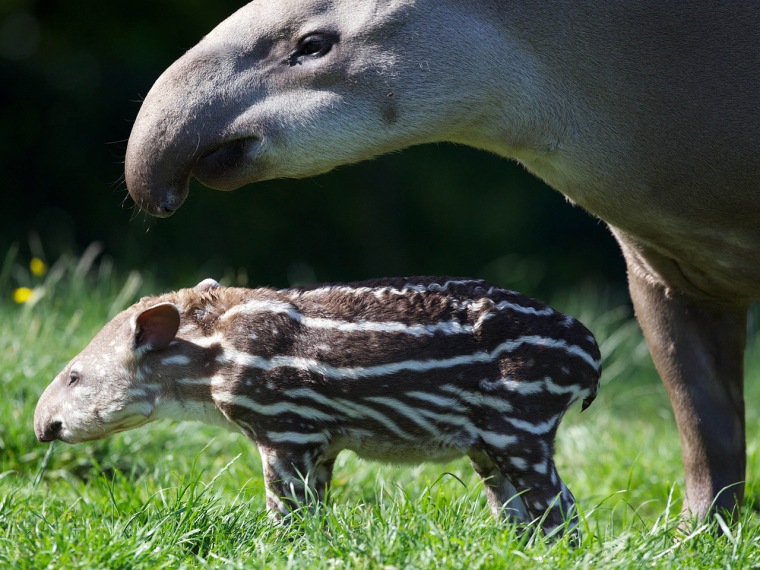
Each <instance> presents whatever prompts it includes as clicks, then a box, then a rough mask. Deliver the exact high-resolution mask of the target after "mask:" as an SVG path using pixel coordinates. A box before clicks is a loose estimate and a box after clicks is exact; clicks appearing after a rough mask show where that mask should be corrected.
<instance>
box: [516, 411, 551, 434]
mask: <svg viewBox="0 0 760 570" xmlns="http://www.w3.org/2000/svg"><path fill="white" fill-rule="evenodd" d="M505 419H506V420H507V421H508V422H509V423H510V424H512V425H513V426H515V427H516V428H517V429H519V430H522V431H527V432H529V433H533V434H536V435H543V434H545V433H548V432H549V431H550V430H551V429H552V428H553V427H554V426H555V425H556V424H557V417H556V416H555V417H553V418H551V419H549V420H547V421H545V422H542V423H540V424H532V423H530V422H526V421H525V420H516V419H513V418H505Z"/></svg>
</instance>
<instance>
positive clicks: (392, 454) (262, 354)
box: [34, 277, 601, 530]
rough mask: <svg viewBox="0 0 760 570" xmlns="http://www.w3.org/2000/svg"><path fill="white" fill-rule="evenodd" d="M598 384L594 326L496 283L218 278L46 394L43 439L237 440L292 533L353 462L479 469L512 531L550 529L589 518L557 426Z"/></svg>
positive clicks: (120, 335) (132, 319)
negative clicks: (260, 284) (148, 428)
mask: <svg viewBox="0 0 760 570" xmlns="http://www.w3.org/2000/svg"><path fill="white" fill-rule="evenodd" d="M600 369H601V364H600V355H599V349H598V347H597V344H596V342H595V340H594V337H593V335H592V334H591V333H590V332H589V331H588V330H587V329H586V328H585V327H584V326H583V325H582V324H581V323H579V322H578V321H576V320H575V319H573V318H571V317H568V316H565V315H563V314H561V313H558V312H556V311H555V310H553V309H551V308H549V307H546V306H544V305H542V304H541V303H539V302H537V301H534V300H532V299H528V298H526V297H524V296H523V295H520V294H518V293H515V292H512V291H507V290H505V289H501V288H499V287H496V286H494V285H491V284H489V283H486V282H484V281H477V280H463V279H451V278H431V277H420V278H416V277H415V278H408V279H382V280H373V281H365V282H360V283H347V284H331V285H320V286H313V287H299V288H293V289H284V290H274V289H269V288H262V289H243V288H227V287H220V286H218V284H217V283H216V282H214V281H213V280H210V279H207V280H205V281H203V282H201V283H199V284H198V285H197V286H196V287H195V288H193V289H183V290H180V291H177V292H174V293H167V294H165V295H162V296H159V297H147V298H143V299H142V300H140V302H138V303H137V304H135V305H134V306H132V307H130V308H129V309H127V310H125V311H123V312H121V313H120V314H118V315H117V316H116V317H115V318H114V319H113V320H112V321H111V322H110V323H108V324H107V325H106V326H105V327H104V328H103V330H102V331H100V333H98V335H97V336H96V337H95V338H94V339H93V340H92V342H91V343H90V344H89V345H88V346H87V348H85V349H84V351H82V352H81V353H80V354H79V355H78V356H76V357H75V358H74V359H73V360H72V361H71V363H70V364H69V365H68V366H67V367H66V368H65V369H64V370H63V372H61V373H60V374H59V375H58V376H57V377H56V378H55V380H53V382H52V383H51V384H50V386H48V388H47V389H46V390H45V392H44V394H43V395H42V397H41V398H40V401H39V403H38V404H37V409H36V411H35V417H34V427H35V432H36V435H37V438H38V439H39V440H40V441H52V440H55V439H60V440H62V441H65V442H69V443H75V442H80V441H86V440H92V439H97V438H102V437H104V436H106V435H108V434H111V433H115V432H119V431H123V430H126V429H130V428H134V427H136V426H139V425H142V424H145V423H147V422H149V421H152V420H155V419H158V418H165V417H169V418H175V419H180V420H186V419H194V420H200V421H204V422H209V423H220V424H226V425H228V426H230V427H237V428H239V429H240V430H242V431H243V433H245V434H246V435H247V436H248V437H249V438H250V439H251V440H252V441H253V442H254V443H255V444H256V446H257V447H258V449H259V452H260V453H261V457H262V461H263V464H264V479H265V482H266V491H267V507H268V508H269V509H270V510H271V511H272V512H273V513H274V514H275V516H276V517H281V516H282V515H287V513H289V511H290V510H291V509H292V508H294V507H296V506H297V505H299V504H301V503H303V502H304V500H305V498H306V497H307V496H309V495H310V496H313V497H316V498H318V499H319V500H321V499H323V498H324V495H325V489H326V486H327V485H328V484H329V482H330V478H331V475H332V469H333V463H334V462H335V458H336V456H337V455H338V453H339V452H340V451H341V450H343V449H351V450H353V451H355V452H356V453H357V454H358V455H360V456H362V457H365V458H371V459H377V460H381V461H388V462H393V463H418V462H422V461H448V460H451V459H453V458H456V457H460V456H462V455H467V456H469V458H470V459H471V461H472V465H473V467H474V468H475V470H476V471H477V473H478V474H479V475H480V476H481V477H482V478H483V481H484V483H485V488H486V493H487V496H488V503H489V505H490V507H491V510H492V511H493V513H494V514H495V515H496V516H507V517H513V518H515V519H517V520H521V521H529V520H532V519H537V518H540V517H545V518H544V529H545V530H551V529H554V528H556V527H558V526H560V525H562V524H563V523H564V522H565V520H566V519H567V518H568V517H571V516H572V513H573V511H574V499H573V496H572V494H571V493H570V491H569V490H568V489H567V487H565V485H564V484H563V482H562V481H561V479H560V477H559V475H558V474H557V471H556V469H555V467H554V461H553V446H554V438H555V434H556V431H557V427H558V425H559V422H560V420H561V418H562V416H563V414H564V413H565V411H566V410H567V409H568V407H569V406H570V405H571V404H573V403H574V402H576V401H578V400H580V399H583V408H584V409H585V407H586V406H588V405H589V404H590V403H591V401H592V400H593V399H594V396H595V395H596V392H597V388H598V385H599V375H600ZM305 486H308V487H309V488H310V489H309V490H308V492H307V489H306V488H305Z"/></svg>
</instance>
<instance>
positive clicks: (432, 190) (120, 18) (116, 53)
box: [0, 0, 624, 295]
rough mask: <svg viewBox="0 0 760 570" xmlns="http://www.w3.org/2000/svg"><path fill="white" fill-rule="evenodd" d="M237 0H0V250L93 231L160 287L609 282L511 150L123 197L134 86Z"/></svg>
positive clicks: (594, 241)
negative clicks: (158, 215)
mask: <svg viewBox="0 0 760 570" xmlns="http://www.w3.org/2000/svg"><path fill="white" fill-rule="evenodd" d="M243 4H244V2H233V1H231V0H221V1H217V2H200V1H198V0H182V1H180V0H163V1H161V2H152V1H147V0H137V1H135V0H133V1H130V2H126V1H125V0H113V1H110V2H101V1H95V0H77V1H76V2H63V1H56V0H44V1H42V0H38V1H32V0H3V2H2V3H0V129H2V136H0V172H2V175H3V176H2V182H3V186H4V188H3V190H4V200H3V206H2V208H1V209H0V228H1V229H0V248H1V249H0V251H6V250H7V249H8V248H9V247H10V246H11V244H13V243H20V244H22V245H23V244H26V243H27V242H28V238H29V236H30V235H38V236H39V241H40V242H41V243H42V244H44V248H45V255H47V257H48V258H49V260H52V259H56V258H57V257H58V256H59V255H61V254H65V253H74V254H77V253H80V252H81V251H83V250H84V248H85V247H86V246H87V245H89V244H90V243H92V242H96V241H97V242H101V243H102V244H103V246H104V248H105V251H106V252H107V254H109V255H111V256H113V257H115V258H116V259H117V261H118V264H119V266H120V267H122V268H124V269H125V270H127V269H132V268H140V269H148V270H150V271H153V272H156V274H157V278H158V280H159V281H161V282H163V283H166V284H167V285H170V286H177V285H180V284H188V283H189V282H192V281H193V280H195V279H200V278H202V277H206V276H214V277H217V278H220V277H225V276H226V278H227V280H228V281H230V282H232V283H249V284H251V285H254V284H261V283H271V284H274V285H287V284H290V283H295V282H308V281H314V280H338V279H341V280H342V279H359V278H366V277H373V276H381V275H400V274H452V275H472V276H481V277H486V278H490V279H493V280H495V281H498V282H499V283H501V284H503V285H506V286H511V287H514V288H517V289H523V290H525V292H527V293H532V294H534V295H541V294H549V293H550V292H551V291H552V290H553V289H554V288H563V287H567V286H569V285H573V284H576V283H577V282H579V281H583V280H587V279H589V278H591V279H594V278H602V279H605V280H607V281H610V282H614V283H616V284H618V285H620V284H621V283H622V280H623V277H624V270H623V263H622V260H621V257H620V254H619V253H618V250H617V247H616V245H615V244H614V241H613V239H612V238H611V236H610V235H609V232H608V231H607V230H606V228H605V227H604V225H603V224H601V223H600V222H598V221H597V220H595V219H593V218H592V217H591V216H589V215H587V214H586V213H585V212H583V211H582V210H580V209H579V208H574V207H572V206H570V205H568V204H566V203H565V199H564V198H563V197H562V196H561V195H560V194H559V193H557V192H554V191H553V190H550V189H548V188H547V187H546V186H544V185H543V184H542V183H541V182H539V181H538V180H536V179H535V178H534V177H532V176H531V175H529V174H528V173H527V172H525V171H524V170H523V169H522V168H521V167H520V166H519V165H517V164H514V163H512V162H510V161H506V160H504V159H501V158H498V157H495V156H491V155H488V154H486V153H482V152H478V151H475V150H472V149H468V148H463V147H455V146H453V145H435V146H426V147H420V148H414V149H410V150H407V151H405V152H403V153H396V154H393V155H389V156H386V157H383V158H380V159H378V160H375V161H372V162H367V163H363V164H359V165H354V166H347V167H343V168H341V169H339V170H337V171H335V172H333V173H330V174H327V175H323V176H320V177H317V178H313V179H308V180H300V181H293V180H280V181H273V182H266V183H260V184H257V185H255V186H251V187H248V188H246V189H241V190H239V191H237V192H233V193H218V192H212V191H209V190H207V189H205V188H202V187H200V185H197V184H194V185H193V187H192V188H191V194H190V198H189V199H188V201H187V202H186V204H185V206H184V207H183V208H182V209H181V210H180V211H179V212H178V214H177V215H175V216H174V217H173V218H170V219H168V220H154V219H150V218H148V217H146V216H145V215H144V214H142V213H139V212H137V211H136V209H135V207H134V205H133V204H132V202H131V200H130V199H129V197H128V195H127V192H126V188H125V186H124V183H123V178H122V167H123V165H122V161H123V156H124V152H125V148H126V140H127V138H128V136H129V132H130V129H131V123H132V121H133V119H134V117H135V116H136V114H137V111H138V108H139V101H140V99H141V97H143V96H144V95H145V94H146V93H147V92H148V90H149V89H150V86H151V85H152V83H153V81H154V80H155V79H156V78H157V77H158V75H159V74H160V73H161V72H162V71H163V70H164V69H165V68H166V67H167V66H168V65H170V64H171V63H172V61H174V60H175V59H176V58H177V57H179V56H180V55H181V54H182V53H183V52H184V51H185V50H186V49H188V48H190V47H192V45H194V44H195V43H196V42H197V41H198V40H199V39H200V38H201V37H202V36H203V35H204V34H205V33H206V32H208V31H209V30H211V28H212V27H214V26H215V25H216V24H217V23H218V22H219V21H221V20H222V19H223V18H224V17H226V16H227V15H228V14H230V13H232V12H233V11H234V10H235V9H237V8H238V7H240V6H242V5H243ZM31 254H33V255H41V254H40V252H31Z"/></svg>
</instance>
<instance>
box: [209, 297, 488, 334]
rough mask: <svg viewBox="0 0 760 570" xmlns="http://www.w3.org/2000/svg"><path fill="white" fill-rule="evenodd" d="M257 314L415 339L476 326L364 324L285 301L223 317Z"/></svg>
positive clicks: (256, 303) (245, 306)
mask: <svg viewBox="0 0 760 570" xmlns="http://www.w3.org/2000/svg"><path fill="white" fill-rule="evenodd" d="M255 313H272V314H278V315H286V316H288V317H289V318H290V319H292V320H293V321H295V322H297V323H299V324H301V325H303V326H305V327H308V328H313V329H327V330H336V331H339V332H345V333H353V332H380V333H402V334H409V335H412V336H416V337H419V336H423V335H424V336H433V335H434V334H436V333H438V332H441V333H443V334H446V335H455V334H472V332H473V331H474V327H473V326H472V325H467V324H462V323H460V322H459V321H456V320H450V321H441V322H439V323H432V324H429V325H420V324H415V325H407V324H405V323H402V322H398V321H378V322H374V321H364V320H360V321H357V322H350V321H343V320H339V319H327V318H324V317H307V316H304V315H303V314H302V313H301V312H299V311H298V310H297V309H296V308H295V307H294V306H293V305H291V304H290V303H286V302H283V301H272V300H266V301H261V300H257V299H252V300H250V301H246V302H245V303H242V304H240V305H237V306H235V307H233V308H232V309H230V310H229V311H227V312H226V313H224V315H222V316H221V317H220V318H222V319H229V318H232V317H234V316H236V315H240V314H255Z"/></svg>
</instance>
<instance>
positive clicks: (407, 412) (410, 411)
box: [364, 396, 438, 433]
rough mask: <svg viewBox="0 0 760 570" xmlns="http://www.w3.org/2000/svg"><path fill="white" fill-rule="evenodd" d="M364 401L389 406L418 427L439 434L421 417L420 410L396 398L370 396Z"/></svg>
mask: <svg viewBox="0 0 760 570" xmlns="http://www.w3.org/2000/svg"><path fill="white" fill-rule="evenodd" d="M364 399H365V400H369V401H370V402H375V403H377V404H382V405H384V406H388V407H389V408H391V409H392V410H393V411H394V412H398V413H400V414H402V415H404V416H406V417H407V418H409V419H410V420H412V421H413V422H414V423H416V424H417V425H418V426H420V427H422V428H425V429H426V430H427V431H428V432H430V433H438V429H437V428H436V427H435V426H434V425H433V424H431V423H430V422H429V421H427V420H425V419H424V418H421V417H420V409H419V408H413V407H411V406H407V405H406V404H405V403H403V402H402V401H400V400H397V399H396V398H387V397H384V396H368V397H366V398H364Z"/></svg>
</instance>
